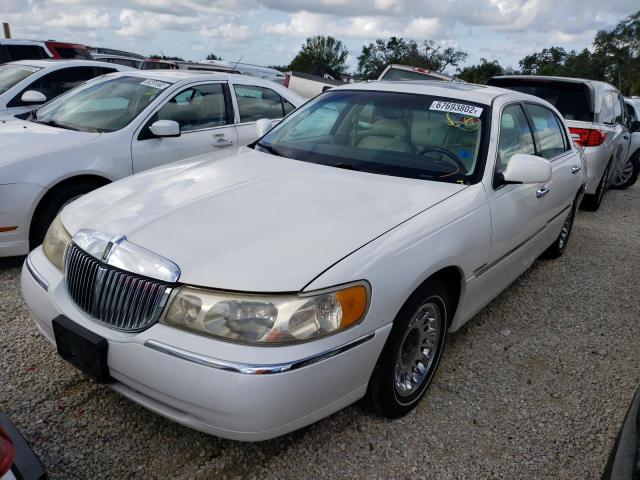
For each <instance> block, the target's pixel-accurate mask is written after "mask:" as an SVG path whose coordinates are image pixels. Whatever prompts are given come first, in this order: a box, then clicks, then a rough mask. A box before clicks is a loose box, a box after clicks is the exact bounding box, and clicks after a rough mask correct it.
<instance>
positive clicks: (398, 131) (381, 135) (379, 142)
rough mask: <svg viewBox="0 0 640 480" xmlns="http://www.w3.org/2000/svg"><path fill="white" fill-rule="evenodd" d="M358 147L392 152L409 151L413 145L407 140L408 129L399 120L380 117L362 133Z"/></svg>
mask: <svg viewBox="0 0 640 480" xmlns="http://www.w3.org/2000/svg"><path fill="white" fill-rule="evenodd" d="M358 147H361V148H371V149H375V150H390V151H394V152H411V151H413V147H412V145H411V142H410V141H409V129H408V127H407V125H406V124H405V123H404V122H403V121H401V120H390V119H382V120H378V121H377V122H375V123H374V124H373V125H372V126H371V128H370V129H369V130H368V131H367V132H366V133H364V136H363V137H362V139H361V140H360V141H359V142H358Z"/></svg>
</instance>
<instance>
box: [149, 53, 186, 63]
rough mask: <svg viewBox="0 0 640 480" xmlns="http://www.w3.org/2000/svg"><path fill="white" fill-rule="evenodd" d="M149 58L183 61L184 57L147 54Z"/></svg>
mask: <svg viewBox="0 0 640 480" xmlns="http://www.w3.org/2000/svg"><path fill="white" fill-rule="evenodd" d="M149 58H153V59H155V60H175V61H177V62H184V61H185V60H184V58H182V57H167V56H165V55H155V54H154V55H149Z"/></svg>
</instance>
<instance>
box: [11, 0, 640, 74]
mask: <svg viewBox="0 0 640 480" xmlns="http://www.w3.org/2000/svg"><path fill="white" fill-rule="evenodd" d="M639 9H640V3H638V0H606V1H603V0H360V1H353V0H314V1H310V0H307V1H300V0H297V1H296V0H182V1H176V0H84V1H81V0H0V22H9V24H10V25H11V30H12V36H13V38H32V39H56V40H61V41H73V42H78V43H84V44H87V45H91V46H101V47H108V48H118V49H124V50H129V51H133V52H136V53H141V54H143V55H150V54H154V53H156V54H157V53H160V52H162V53H164V54H165V55H167V56H179V57H183V58H185V59H189V60H198V59H203V58H205V57H206V55H207V54H208V53H215V54H216V55H218V56H221V57H222V58H223V59H224V60H228V61H237V60H239V59H240V58H242V61H243V62H248V63H255V64H259V65H286V64H288V63H289V62H290V61H291V59H292V58H293V57H294V56H295V54H296V53H297V52H298V51H299V49H300V46H301V45H302V44H303V42H304V40H305V38H306V37H308V36H311V35H333V36H334V37H336V38H338V39H340V40H342V41H343V43H345V45H346V46H347V48H348V49H349V52H350V54H349V57H348V64H349V66H350V68H351V70H355V69H356V66H357V56H358V55H359V54H360V51H361V49H362V45H363V44H367V43H369V42H372V41H374V40H375V39H376V38H387V37H389V36H392V35H396V36H402V37H405V38H411V39H414V40H416V41H422V40H435V41H436V42H437V43H438V44H439V45H442V46H453V47H456V48H458V49H461V50H463V51H465V52H467V53H468V54H469V58H468V60H467V62H466V63H465V64H463V65H461V66H464V65H471V64H473V63H477V62H478V61H479V60H480V58H486V59H488V60H498V61H499V62H500V64H501V65H503V66H512V67H517V66H518V60H520V59H521V58H522V57H524V56H525V55H528V54H531V53H533V52H534V51H537V50H540V49H542V48H544V47H548V46H552V45H557V46H562V47H565V48H566V49H582V48H584V47H590V45H591V43H592V41H593V37H594V35H595V33H596V32H597V31H598V30H601V29H607V28H611V27H613V26H615V25H616V24H617V23H618V22H619V21H620V20H622V19H623V18H624V17H626V16H627V15H630V14H632V13H634V12H635V11H637V10H639Z"/></svg>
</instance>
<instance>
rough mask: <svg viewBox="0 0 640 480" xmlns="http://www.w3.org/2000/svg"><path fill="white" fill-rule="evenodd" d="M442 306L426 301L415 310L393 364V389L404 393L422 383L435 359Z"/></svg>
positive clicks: (399, 393)
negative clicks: (394, 364)
mask: <svg viewBox="0 0 640 480" xmlns="http://www.w3.org/2000/svg"><path fill="white" fill-rule="evenodd" d="M441 319H442V315H441V310H440V308H439V307H438V305H437V304H435V303H434V302H427V303H425V304H424V305H422V306H421V307H420V308H419V309H418V311H417V312H416V313H415V315H414V316H413V318H412V319H411V321H410V322H409V326H408V327H407V331H406V333H405V335H404V339H403V341H402V346H401V347H400V352H399V353H398V358H397V360H396V366H395V372H394V373H395V389H396V392H397V393H398V395H400V396H402V397H407V396H409V395H411V394H412V393H414V392H415V391H416V390H418V388H419V387H420V386H421V385H422V384H423V383H424V381H425V379H426V378H427V375H428V373H429V370H430V368H431V365H432V364H433V362H434V359H435V354H436V349H437V346H438V338H439V336H440V329H441V328H442V327H441V324H442V322H441Z"/></svg>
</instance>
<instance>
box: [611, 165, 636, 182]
mask: <svg viewBox="0 0 640 480" xmlns="http://www.w3.org/2000/svg"><path fill="white" fill-rule="evenodd" d="M631 175H633V163H632V162H631V159H630V158H629V159H628V160H627V161H626V162H625V164H624V165H623V166H622V168H621V169H620V171H619V172H618V174H617V175H616V178H615V180H614V181H613V184H614V185H616V186H618V185H623V184H625V183H626V182H628V181H629V179H630V178H631Z"/></svg>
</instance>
